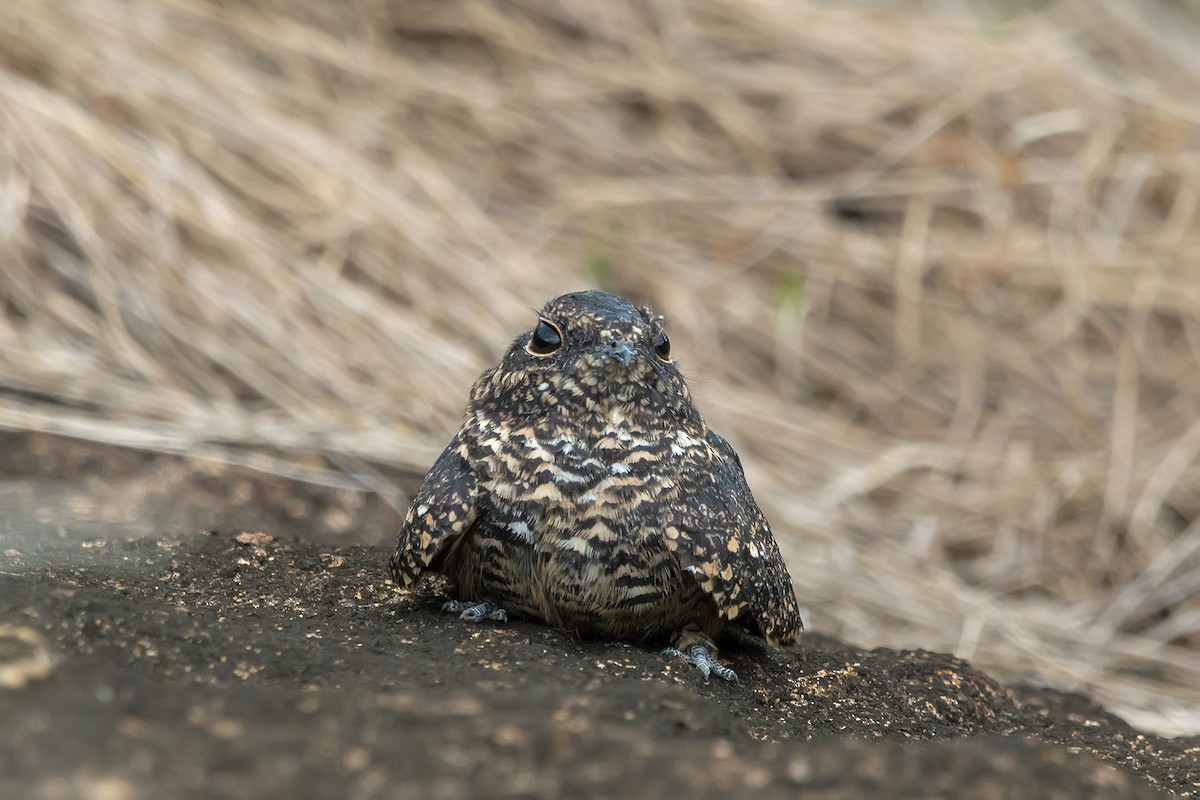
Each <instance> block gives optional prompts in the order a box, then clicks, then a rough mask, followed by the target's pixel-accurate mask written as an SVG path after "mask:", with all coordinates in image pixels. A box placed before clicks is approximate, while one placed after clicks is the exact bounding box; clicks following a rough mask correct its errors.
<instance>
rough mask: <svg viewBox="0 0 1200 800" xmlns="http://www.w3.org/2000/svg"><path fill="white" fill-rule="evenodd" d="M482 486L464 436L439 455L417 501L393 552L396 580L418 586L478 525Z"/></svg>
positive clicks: (392, 567) (405, 586) (414, 499)
mask: <svg viewBox="0 0 1200 800" xmlns="http://www.w3.org/2000/svg"><path fill="white" fill-rule="evenodd" d="M477 497H478V485H477V483H476V480H475V475H474V474H473V473H472V472H471V467H470V465H469V464H468V463H467V461H466V459H465V458H464V457H463V453H462V439H461V436H455V437H454V439H453V440H452V441H451V442H450V444H449V445H448V446H447V447H446V449H445V450H443V451H442V454H441V455H440V456H438V460H437V461H436V462H434V464H433V467H432V468H431V469H430V470H429V474H428V475H426V476H425V480H424V481H423V482H422V483H421V488H420V489H419V490H418V491H417V494H416V496H415V497H414V498H413V501H412V505H410V506H409V508H408V515H407V516H406V517H405V518H404V525H403V526H402V527H401V528H400V536H399V538H398V539H397V540H396V550H395V552H393V553H392V560H391V572H392V578H393V579H394V580H395V581H396V583H397V584H399V585H400V586H401V587H402V588H405V589H409V588H412V587H413V586H415V585H416V584H417V581H418V580H419V579H420V577H421V574H422V573H424V572H425V570H427V569H429V567H430V566H432V565H433V563H434V561H435V560H436V559H437V556H438V553H439V552H441V551H442V550H443V549H444V548H446V547H448V546H450V545H452V544H453V543H454V541H455V540H456V539H457V538H458V537H459V536H461V535H462V534H463V533H464V532H465V531H466V530H467V529H468V528H470V527H471V524H472V523H474V522H475V513H476V499H477Z"/></svg>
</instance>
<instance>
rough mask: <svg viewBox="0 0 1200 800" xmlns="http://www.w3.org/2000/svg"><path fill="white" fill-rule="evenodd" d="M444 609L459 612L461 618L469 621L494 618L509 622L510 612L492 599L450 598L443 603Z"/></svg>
mask: <svg viewBox="0 0 1200 800" xmlns="http://www.w3.org/2000/svg"><path fill="white" fill-rule="evenodd" d="M442 611H450V612H453V613H455V614H458V618H459V619H465V620H466V621H467V622H479V621H480V620H484V619H494V620H496V621H497V622H507V621H508V612H507V611H505V610H504V609H503V608H501V607H500V606H498V605H496V604H495V603H493V602H492V601H491V600H484V601H482V602H479V603H464V602H463V601H462V600H448V601H446V602H445V603H443V604H442Z"/></svg>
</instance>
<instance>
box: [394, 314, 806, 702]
mask: <svg viewBox="0 0 1200 800" xmlns="http://www.w3.org/2000/svg"><path fill="white" fill-rule="evenodd" d="M429 571H433V572H438V573H441V574H443V575H445V576H446V577H447V578H448V579H449V582H450V586H451V591H452V593H453V596H454V599H452V600H451V601H450V602H448V603H446V606H445V608H446V610H449V611H455V612H458V613H460V615H461V616H462V617H463V618H464V619H467V620H476V621H477V620H480V619H483V618H491V619H499V620H503V619H506V614H507V612H509V611H511V612H514V613H517V614H520V615H522V616H525V617H529V618H532V619H535V620H540V621H542V622H544V623H547V624H549V625H553V626H555V627H559V628H564V629H567V630H572V631H576V632H578V633H580V634H585V635H596V636H603V637H611V638H618V639H626V640H634V641H645V640H654V639H660V640H663V641H665V642H668V643H669V644H670V647H668V648H667V649H666V650H664V652H666V653H670V654H671V655H674V656H678V657H682V658H684V659H686V660H687V661H689V662H690V663H692V664H694V665H695V666H697V667H699V668H700V669H701V671H702V672H703V673H704V675H705V676H707V675H708V674H709V673H710V671H711V672H714V673H716V674H717V675H719V676H720V677H723V678H726V679H729V680H736V679H737V675H736V674H735V673H734V672H733V670H731V669H729V668H728V667H726V666H724V665H722V664H720V662H718V661H717V658H716V655H717V648H716V644H715V639H716V638H717V637H718V636H719V635H720V634H721V632H722V630H723V629H724V628H725V627H726V626H727V625H729V624H732V625H737V626H740V627H743V628H745V629H747V630H749V631H750V632H752V633H756V634H760V635H762V636H764V637H765V638H766V639H767V640H769V641H771V642H774V643H789V642H792V641H793V640H794V639H795V638H796V636H797V635H798V633H799V632H800V630H801V628H802V626H801V623H800V614H799V611H798V609H797V605H796V595H795V592H794V590H793V588H792V581H791V577H790V576H789V575H788V571H787V567H786V566H785V565H784V563H783V559H782V557H781V556H780V553H779V547H778V545H777V544H776V542H775V539H774V537H773V536H772V534H771V529H770V526H769V525H768V524H767V521H766V519H765V518H764V517H763V514H762V511H761V510H760V509H759V507H758V505H757V503H755V501H754V497H753V496H752V495H751V493H750V488H749V487H748V486H747V484H746V478H745V476H744V474H743V472H742V466H741V462H740V461H739V459H738V456H737V454H736V453H735V452H734V451H733V448H732V447H730V445H729V443H728V442H726V441H725V440H724V439H723V438H721V437H720V436H719V435H718V434H717V433H715V432H714V431H712V430H710V429H709V428H708V426H707V425H706V424H705V422H704V419H703V418H702V417H701V416H700V413H699V412H698V411H697V410H696V407H695V405H694V404H693V403H692V398H691V395H690V393H689V392H688V388H687V384H686V383H685V382H684V379H683V376H682V375H681V374H680V372H679V369H678V368H677V367H676V365H675V363H674V362H673V361H672V358H671V344H670V340H669V339H668V338H667V334H666V331H665V330H664V328H663V320H662V318H661V317H657V316H655V315H654V314H652V313H651V312H650V310H649V309H648V308H638V307H636V306H634V305H633V304H632V303H630V302H629V301H628V300H625V299H624V298H621V297H618V296H616V295H612V294H606V293H603V292H596V291H588V292H575V293H572V294H567V295H563V296H562V297H559V298H556V299H554V300H551V301H550V302H548V303H547V304H546V305H545V307H544V308H543V309H542V311H541V313H540V314H539V315H538V320H537V322H536V324H535V325H534V327H533V329H532V331H529V332H527V333H523V334H521V335H520V336H519V337H517V339H516V340H515V341H514V342H513V343H512V345H511V346H510V347H509V348H508V351H507V352H506V353H505V355H504V357H503V359H501V361H500V363H499V365H497V366H496V367H495V368H493V369H490V370H488V371H487V372H485V373H483V375H482V376H480V378H479V380H478V381H477V382H476V383H475V385H474V387H473V388H472V390H471V396H470V403H469V405H468V407H467V413H466V421H465V422H464V423H463V425H462V428H460V429H459V431H458V433H457V434H456V435H455V436H454V439H453V440H452V441H451V442H450V444H449V445H448V446H447V447H446V449H445V451H444V452H443V453H442V454H441V456H440V457H439V458H438V460H437V462H436V463H435V464H434V465H433V467H432V469H430V471H429V474H428V475H427V476H426V477H425V480H424V482H423V484H422V485H421V488H420V490H419V491H418V492H417V494H416V496H415V498H414V499H413V501H412V506H411V507H410V508H409V510H408V515H407V516H406V517H405V520H404V525H403V527H402V528H401V530H400V536H399V540H398V541H397V542H396V550H395V552H394V553H393V554H392V558H391V574H392V577H393V578H394V580H395V581H396V582H397V583H398V584H399V585H400V586H401V587H404V588H411V587H413V586H415V585H416V584H417V582H418V580H419V579H420V577H421V576H422V575H423V574H424V573H426V572H429Z"/></svg>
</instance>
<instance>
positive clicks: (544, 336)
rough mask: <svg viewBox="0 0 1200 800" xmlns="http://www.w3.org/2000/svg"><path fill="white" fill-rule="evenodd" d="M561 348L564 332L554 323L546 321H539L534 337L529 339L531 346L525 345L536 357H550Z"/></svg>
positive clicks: (534, 330)
mask: <svg viewBox="0 0 1200 800" xmlns="http://www.w3.org/2000/svg"><path fill="white" fill-rule="evenodd" d="M560 347H562V331H561V330H559V328H558V326H557V325H555V324H554V323H553V322H548V321H546V320H544V319H540V320H538V324H537V327H536V328H534V329H533V335H532V336H530V337H529V344H527V345H525V349H526V350H528V351H529V352H530V353H531V354H532V355H535V356H548V355H550V354H551V353H553V352H554V351H555V350H557V349H558V348H560Z"/></svg>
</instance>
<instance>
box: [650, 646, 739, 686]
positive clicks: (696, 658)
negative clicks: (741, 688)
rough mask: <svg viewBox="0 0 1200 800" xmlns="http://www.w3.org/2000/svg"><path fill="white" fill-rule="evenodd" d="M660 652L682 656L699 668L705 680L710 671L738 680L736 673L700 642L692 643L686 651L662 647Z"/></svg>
mask: <svg viewBox="0 0 1200 800" xmlns="http://www.w3.org/2000/svg"><path fill="white" fill-rule="evenodd" d="M662 654H663V655H664V656H674V657H675V658H682V659H683V660H684V661H686V662H688V663H689V664H691V665H692V666H694V667H696V668H697V669H699V670H700V672H701V674H703V675H704V677H705V679H706V680H707V678H708V676H709V673H711V674H713V675H716V676H717V677H718V678H724V679H725V680H727V681H733V682H734V683H737V682H738V676H737V673H736V672H734V671H733V670H731V669H730V668H729V667H727V666H725V665H724V664H722V663H721V662H720V661H717V659H716V658H714V657H713V654H712V653H711V652H709V649H708V648H707V647H705V646H704V645H702V644H694V645H692V646H691V647H689V648H688V649H687V652H686V653H685V652H684V651H682V650H680V649H679V648H677V647H666V648H663V650H662Z"/></svg>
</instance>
